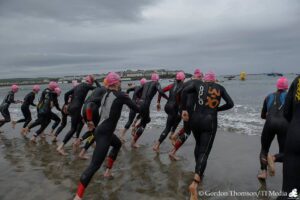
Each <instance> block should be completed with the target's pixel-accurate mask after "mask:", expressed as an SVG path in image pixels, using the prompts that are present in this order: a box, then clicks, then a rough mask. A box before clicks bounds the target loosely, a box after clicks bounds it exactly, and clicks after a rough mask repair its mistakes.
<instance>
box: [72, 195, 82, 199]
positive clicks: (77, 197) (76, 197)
mask: <svg viewBox="0 0 300 200" xmlns="http://www.w3.org/2000/svg"><path fill="white" fill-rule="evenodd" d="M73 200H82V198H80V197H79V196H78V195H76V196H75V197H74V199H73Z"/></svg>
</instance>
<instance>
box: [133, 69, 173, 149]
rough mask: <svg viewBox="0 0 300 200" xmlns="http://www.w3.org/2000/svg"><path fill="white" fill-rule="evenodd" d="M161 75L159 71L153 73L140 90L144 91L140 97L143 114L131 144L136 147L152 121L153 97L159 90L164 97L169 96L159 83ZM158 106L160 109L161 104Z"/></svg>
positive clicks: (141, 113)
mask: <svg viewBox="0 0 300 200" xmlns="http://www.w3.org/2000/svg"><path fill="white" fill-rule="evenodd" d="M158 81H159V75H158V74H157V73H153V74H152V75H151V81H150V82H147V83H146V84H145V85H144V86H143V87H142V88H141V89H140V90H141V92H142V96H141V99H140V105H141V107H140V109H141V112H140V116H141V121H140V123H139V124H138V125H137V126H136V128H135V129H136V131H135V133H134V134H133V135H134V136H133V138H132V141H131V146H132V147H134V148H138V147H139V145H137V144H136V142H137V140H138V139H139V138H140V137H141V135H142V134H143V132H144V130H145V128H146V126H147V124H148V123H149V122H150V121H151V119H150V105H151V101H152V99H153V97H154V96H155V95H156V93H157V92H158V93H159V94H161V96H163V97H164V98H166V99H168V96H167V95H166V94H165V93H164V92H163V91H162V89H161V86H160V84H159V82H158ZM138 92H140V91H138ZM157 108H158V109H160V105H159V104H157Z"/></svg>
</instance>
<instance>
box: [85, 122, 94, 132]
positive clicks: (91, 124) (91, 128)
mask: <svg viewBox="0 0 300 200" xmlns="http://www.w3.org/2000/svg"><path fill="white" fill-rule="evenodd" d="M87 126H88V129H89V131H92V130H94V129H95V125H94V123H93V122H92V121H89V122H88V123H87Z"/></svg>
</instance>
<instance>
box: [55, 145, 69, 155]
mask: <svg viewBox="0 0 300 200" xmlns="http://www.w3.org/2000/svg"><path fill="white" fill-rule="evenodd" d="M56 151H57V152H58V153H59V154H60V155H62V156H66V155H68V154H67V153H66V152H65V150H64V149H63V148H61V147H58V148H57V149H56Z"/></svg>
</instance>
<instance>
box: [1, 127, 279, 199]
mask: <svg viewBox="0 0 300 200" xmlns="http://www.w3.org/2000/svg"><path fill="white" fill-rule="evenodd" d="M19 128H20V127H19V126H17V127H16V129H15V130H13V129H11V127H10V124H7V125H5V126H4V131H5V132H4V133H2V134H1V135H0V147H1V148H0V182H1V187H0V199H2V200H11V199H23V200H32V199H47V200H52V199H53V200H54V199H55V200H57V199H62V200H63V199H72V197H73V195H74V194H75V191H76V188H77V183H78V180H79V177H80V175H81V173H82V171H83V170H84V168H85V167H86V166H87V165H88V164H89V161H83V160H80V159H79V158H78V157H77V156H76V154H74V153H72V148H71V145H70V144H69V145H68V148H67V151H68V152H69V155H68V156H66V157H62V156H59V155H58V154H57V152H56V151H55V149H56V146H57V145H56V144H55V143H54V144H52V142H50V139H49V136H48V139H47V140H46V141H42V140H41V141H39V142H38V143H37V144H32V143H31V142H30V141H29V140H28V139H26V138H25V139H24V138H23V137H22V136H21V135H20V134H19V133H18V131H19ZM160 131H161V130H159V129H154V128H152V129H147V131H146V132H145V133H144V134H143V136H142V138H141V140H140V143H141V144H142V146H141V148H140V149H137V150H136V149H131V147H130V145H129V133H128V142H126V144H125V145H123V147H122V150H121V152H120V154H119V157H118V159H117V162H116V163H115V166H114V168H113V174H114V179H113V180H106V179H104V178H103V176H102V175H103V173H104V169H105V168H104V167H103V166H102V168H101V169H100V170H99V171H98V172H97V174H96V176H94V178H93V180H92V182H91V183H90V185H89V187H88V189H87V190H86V195H85V198H84V199H111V200H123V199H163V200H169V199H170V200H171V199H178V200H182V199H188V196H189V194H188V191H187V188H188V185H189V184H190V182H191V180H192V177H193V170H194V166H195V161H194V156H193V149H194V138H193V136H191V137H190V138H189V139H188V141H187V142H186V143H185V145H184V146H183V147H182V149H181V150H179V151H178V155H179V156H180V158H181V160H180V161H178V162H174V161H173V162H172V161H170V159H169V157H168V151H169V150H170V149H171V144H170V142H169V141H168V140H166V141H165V142H164V143H163V145H162V146H161V153H160V154H159V155H157V154H155V153H154V152H153V151H152V145H153V143H154V141H155V139H157V138H158V136H159V134H160ZM64 134H65V131H64V132H63V133H62V134H61V135H60V137H59V139H60V140H61V139H62V137H63V136H64ZM259 151H260V137H259V136H248V135H240V134H237V133H230V132H221V131H218V133H217V137H216V140H215V143H214V146H213V149H212V152H211V155H210V157H209V160H208V165H207V169H206V173H205V178H204V182H203V186H202V187H201V188H202V190H203V191H209V192H218V191H220V192H226V191H231V190H232V191H237V192H257V191H258V190H260V189H262V185H261V184H260V183H259V181H258V180H257V179H256V174H257V173H258V170H259V161H258V154H259ZM276 151H277V144H275V142H274V144H273V145H272V148H271V152H272V153H275V152H276ZM91 153H92V149H90V151H89V155H91ZM276 167H277V175H276V176H275V177H274V178H273V177H272V178H269V179H268V180H267V184H266V186H267V189H268V190H270V191H273V190H275V191H279V190H280V188H281V179H282V175H281V170H282V167H281V165H280V164H278V165H276ZM204 199H257V198H256V197H247V198H246V197H205V198H204ZM259 199H274V198H271V197H270V198H259Z"/></svg>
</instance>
